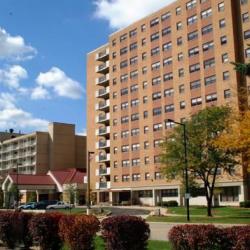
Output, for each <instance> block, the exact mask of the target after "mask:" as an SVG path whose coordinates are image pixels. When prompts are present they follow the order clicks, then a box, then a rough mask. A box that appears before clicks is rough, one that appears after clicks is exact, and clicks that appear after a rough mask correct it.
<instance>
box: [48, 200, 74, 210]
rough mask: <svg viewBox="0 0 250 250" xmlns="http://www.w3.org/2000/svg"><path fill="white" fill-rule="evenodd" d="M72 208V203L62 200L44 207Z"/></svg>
mask: <svg viewBox="0 0 250 250" xmlns="http://www.w3.org/2000/svg"><path fill="white" fill-rule="evenodd" d="M70 208H73V205H72V204H69V203H65V202H63V201H58V202H57V203H56V204H53V205H49V206H47V208H46V209H70Z"/></svg>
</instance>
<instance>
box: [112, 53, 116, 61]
mask: <svg viewBox="0 0 250 250" xmlns="http://www.w3.org/2000/svg"><path fill="white" fill-rule="evenodd" d="M112 58H113V59H115V58H116V52H115V51H114V52H113V53H112Z"/></svg>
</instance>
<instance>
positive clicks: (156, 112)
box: [153, 107, 161, 116]
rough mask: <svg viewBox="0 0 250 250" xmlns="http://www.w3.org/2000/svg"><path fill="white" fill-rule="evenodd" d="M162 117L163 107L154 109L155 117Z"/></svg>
mask: <svg viewBox="0 0 250 250" xmlns="http://www.w3.org/2000/svg"><path fill="white" fill-rule="evenodd" d="M156 115H161V107H158V108H154V109H153V116H156Z"/></svg>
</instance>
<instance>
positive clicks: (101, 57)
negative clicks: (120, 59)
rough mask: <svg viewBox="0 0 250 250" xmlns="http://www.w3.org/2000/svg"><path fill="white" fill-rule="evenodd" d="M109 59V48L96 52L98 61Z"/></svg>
mask: <svg viewBox="0 0 250 250" xmlns="http://www.w3.org/2000/svg"><path fill="white" fill-rule="evenodd" d="M108 59H109V48H106V49H104V50H103V51H101V52H99V53H97V54H96V60H97V61H102V62H104V61H107V60H108Z"/></svg>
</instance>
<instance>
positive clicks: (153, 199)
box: [152, 188, 156, 206]
mask: <svg viewBox="0 0 250 250" xmlns="http://www.w3.org/2000/svg"><path fill="white" fill-rule="evenodd" d="M152 193H153V198H152V205H153V206H156V191H155V189H154V188H153V190H152Z"/></svg>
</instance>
